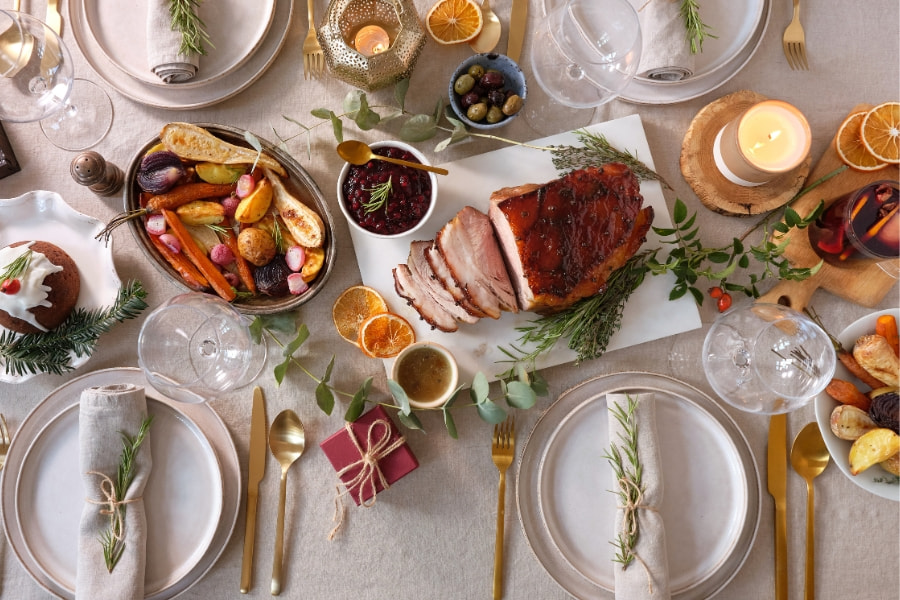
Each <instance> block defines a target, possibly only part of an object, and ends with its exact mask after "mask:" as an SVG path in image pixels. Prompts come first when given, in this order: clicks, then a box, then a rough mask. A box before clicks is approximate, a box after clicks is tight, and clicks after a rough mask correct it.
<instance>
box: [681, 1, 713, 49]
mask: <svg viewBox="0 0 900 600" xmlns="http://www.w3.org/2000/svg"><path fill="white" fill-rule="evenodd" d="M681 18H682V19H684V28H685V36H686V37H687V41H688V44H689V45H690V47H691V54H698V53H700V52H703V42H704V40H706V38H708V37H709V38H713V39H718V36H715V35H713V34H712V33H710V28H709V25H707V24H706V23H704V22H703V19H701V18H700V5H699V4H698V3H697V0H681Z"/></svg>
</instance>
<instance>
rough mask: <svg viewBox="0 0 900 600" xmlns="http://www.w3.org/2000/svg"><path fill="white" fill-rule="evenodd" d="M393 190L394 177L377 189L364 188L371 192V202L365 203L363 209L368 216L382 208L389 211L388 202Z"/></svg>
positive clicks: (379, 185) (376, 187) (380, 184)
mask: <svg viewBox="0 0 900 600" xmlns="http://www.w3.org/2000/svg"><path fill="white" fill-rule="evenodd" d="M393 189H394V184H393V177H388V180H387V181H383V182H381V183H379V184H378V185H376V186H375V187H371V188H363V190H365V191H367V192H369V201H368V202H363V208H364V209H366V214H369V213H373V212H375V211H376V210H380V209H382V208H384V209H387V202H388V199H389V198H390V197H391V192H392V191H393Z"/></svg>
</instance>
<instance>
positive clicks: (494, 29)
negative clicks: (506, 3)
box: [469, 0, 500, 53]
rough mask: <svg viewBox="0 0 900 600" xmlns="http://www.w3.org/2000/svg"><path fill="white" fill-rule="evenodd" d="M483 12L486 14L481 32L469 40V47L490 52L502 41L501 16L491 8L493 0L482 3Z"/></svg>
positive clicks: (485, 0) (476, 50)
mask: <svg viewBox="0 0 900 600" xmlns="http://www.w3.org/2000/svg"><path fill="white" fill-rule="evenodd" d="M481 14H482V15H484V25H482V27H481V33H479V34H478V37H476V38H475V39H474V40H472V41H471V42H469V48H471V49H472V50H474V51H475V52H479V53H481V52H490V51H491V50H493V49H494V47H495V46H496V45H497V42H499V41H500V18H499V17H497V13H495V12H494V11H493V10H492V9H491V0H484V2H482V3H481Z"/></svg>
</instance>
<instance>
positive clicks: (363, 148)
mask: <svg viewBox="0 0 900 600" xmlns="http://www.w3.org/2000/svg"><path fill="white" fill-rule="evenodd" d="M337 153H338V154H339V155H340V157H341V158H343V159H344V160H346V161H347V162H348V163H350V164H351V165H364V164H366V163H367V162H369V161H370V160H373V159H374V160H383V161H385V162H389V163H394V164H395V165H403V166H404V167H412V168H413V169H422V170H423V171H431V172H432V173H437V174H438V175H446V174H447V172H448V171H447V169H442V168H441V167H432V166H431V165H423V164H422V163H416V162H409V161H408V160H400V159H399V158H391V157H389V156H381V155H380V154H375V153H374V152H372V149H371V148H370V147H369V145H368V144H366V143H364V142H360V141H357V140H347V141H346V142H341V143H340V144H338V147H337Z"/></svg>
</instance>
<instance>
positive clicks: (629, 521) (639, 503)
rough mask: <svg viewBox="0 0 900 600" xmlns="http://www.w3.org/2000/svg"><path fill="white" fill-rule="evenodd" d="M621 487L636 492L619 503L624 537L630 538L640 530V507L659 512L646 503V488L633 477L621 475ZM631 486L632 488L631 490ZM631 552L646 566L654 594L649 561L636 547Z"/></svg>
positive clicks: (630, 549)
mask: <svg viewBox="0 0 900 600" xmlns="http://www.w3.org/2000/svg"><path fill="white" fill-rule="evenodd" d="M618 484H619V488H620V489H621V490H622V491H623V492H628V491H631V492H633V493H634V498H633V499H629V500H628V502H627V503H626V504H624V505H619V507H618V508H619V509H621V510H622V536H623V538H624V539H628V538H630V537H632V536H635V535H637V532H638V521H637V512H638V509H641V510H651V511H653V512H659V511H658V510H657V509H656V507H655V506H650V505H649V504H644V488H642V487H641V486H640V485H638V484H637V483H636V482H635V481H633V480H632V479H629V478H628V477H620V478H619V481H618ZM629 488H630V490H629ZM626 495H627V497H629V498H631V494H626ZM628 552H629V554H630V555H631V556H632V557H633V558H635V559H636V560H637V561H638V562H639V563H640V564H641V566H642V567H644V573H646V574H647V594H649V595H652V594H653V575H651V573H650V568H649V567H648V566H647V563H645V562H644V559H643V558H641V557H640V555H638V553H637V552H636V551H635V550H634V548H629V549H628ZM627 567H628V564H627V563H626V564H623V565H622V570H625V569H626V568H627Z"/></svg>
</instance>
